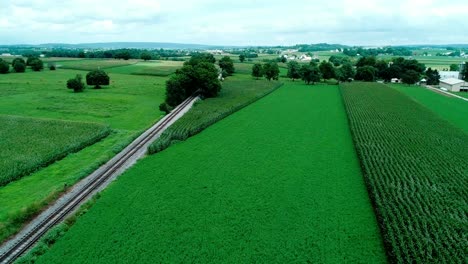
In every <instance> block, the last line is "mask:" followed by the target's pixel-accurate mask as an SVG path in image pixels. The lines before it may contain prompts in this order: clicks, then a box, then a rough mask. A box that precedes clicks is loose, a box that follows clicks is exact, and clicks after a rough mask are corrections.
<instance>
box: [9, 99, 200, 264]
mask: <svg viewBox="0 0 468 264" xmlns="http://www.w3.org/2000/svg"><path fill="white" fill-rule="evenodd" d="M195 99H196V96H191V97H189V98H187V99H186V100H185V101H184V102H182V103H181V104H180V105H178V106H177V107H176V108H175V109H174V110H173V111H172V112H171V113H169V114H168V115H166V116H165V117H164V118H163V119H162V120H161V121H159V122H158V123H157V124H156V125H154V126H153V127H151V128H150V129H148V130H147V131H145V132H144V133H143V134H142V135H141V136H139V137H138V138H137V139H136V140H135V141H133V142H132V143H131V144H130V145H129V146H128V147H127V148H125V149H124V150H123V151H122V152H121V153H119V154H118V155H117V156H119V157H118V158H115V160H111V161H110V162H109V163H107V164H106V165H105V166H106V167H105V168H104V169H102V170H101V171H99V173H98V175H97V176H96V177H94V179H92V180H90V181H89V182H87V183H86V184H84V185H83V186H81V187H80V188H79V189H78V190H77V191H76V192H75V193H74V194H73V195H71V196H70V197H68V199H67V200H66V201H64V202H62V203H61V205H60V206H58V207H57V208H56V209H55V210H53V211H52V212H51V213H50V214H48V215H46V216H45V217H44V218H43V219H42V220H41V221H40V222H38V223H37V224H36V225H34V226H33V227H32V228H30V230H29V231H28V232H27V233H26V234H24V235H23V236H21V237H19V238H15V239H16V241H14V242H13V243H12V244H11V245H9V246H8V245H7V246H6V247H8V248H7V249H6V250H5V251H4V252H3V253H1V254H0V263H1V264H6V263H12V262H14V261H15V260H16V259H17V258H18V257H20V256H21V255H22V254H24V253H25V252H26V251H27V250H28V249H30V248H31V247H32V246H33V245H34V244H35V243H36V242H37V241H38V240H39V239H40V238H41V237H42V236H43V235H44V234H45V233H46V232H47V231H48V230H50V229H51V228H52V227H53V226H55V225H57V224H58V223H60V222H61V221H62V220H64V219H65V217H66V216H68V215H69V214H70V213H71V212H73V211H74V210H75V209H77V208H79V206H80V205H81V204H82V203H83V202H84V201H86V200H87V198H90V197H91V196H92V194H94V193H95V192H96V191H98V190H99V188H101V187H102V186H103V185H104V184H105V183H106V182H107V180H109V179H110V178H111V177H112V176H113V175H114V174H115V173H117V172H118V171H119V170H121V169H122V168H123V167H125V166H128V162H129V161H131V160H132V158H133V156H134V155H136V154H137V153H138V152H141V151H143V152H146V147H147V144H149V143H150V141H151V140H152V139H153V138H154V137H155V136H156V135H157V134H158V133H160V132H161V131H163V129H165V128H166V126H167V125H168V124H170V122H171V121H173V120H174V118H176V117H177V116H178V114H179V113H180V112H181V111H182V110H184V109H185V107H186V106H188V105H189V104H190V103H193V101H194V100H195ZM117 156H116V157H117Z"/></svg>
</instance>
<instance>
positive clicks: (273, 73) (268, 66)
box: [263, 62, 280, 81]
mask: <svg viewBox="0 0 468 264" xmlns="http://www.w3.org/2000/svg"><path fill="white" fill-rule="evenodd" d="M263 72H264V74H265V77H266V78H267V80H269V81H271V80H278V76H279V73H280V70H279V67H278V64H277V63H276V62H267V63H265V64H264V65H263Z"/></svg>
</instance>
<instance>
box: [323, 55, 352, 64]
mask: <svg viewBox="0 0 468 264" xmlns="http://www.w3.org/2000/svg"><path fill="white" fill-rule="evenodd" d="M328 61H329V62H330V63H332V64H333V66H335V67H338V66H340V65H342V64H344V63H351V62H350V60H349V58H348V57H346V56H335V55H332V56H330V58H328Z"/></svg>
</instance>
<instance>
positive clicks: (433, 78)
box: [426, 68, 440, 85]
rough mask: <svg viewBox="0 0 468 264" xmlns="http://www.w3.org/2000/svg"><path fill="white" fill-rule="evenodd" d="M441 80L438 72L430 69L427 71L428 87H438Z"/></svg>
mask: <svg viewBox="0 0 468 264" xmlns="http://www.w3.org/2000/svg"><path fill="white" fill-rule="evenodd" d="M439 80H440V75H439V72H438V71H437V70H432V69H431V68H428V69H427V70H426V83H427V84H428V85H438V84H439Z"/></svg>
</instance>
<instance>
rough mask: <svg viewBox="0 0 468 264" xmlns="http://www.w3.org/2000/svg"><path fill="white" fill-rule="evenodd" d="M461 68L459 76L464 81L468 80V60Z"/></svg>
mask: <svg viewBox="0 0 468 264" xmlns="http://www.w3.org/2000/svg"><path fill="white" fill-rule="evenodd" d="M462 67H463V69H461V77H462V79H463V80H464V81H465V82H468V62H465V64H463V66H462Z"/></svg>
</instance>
